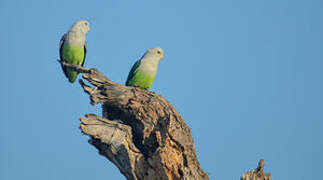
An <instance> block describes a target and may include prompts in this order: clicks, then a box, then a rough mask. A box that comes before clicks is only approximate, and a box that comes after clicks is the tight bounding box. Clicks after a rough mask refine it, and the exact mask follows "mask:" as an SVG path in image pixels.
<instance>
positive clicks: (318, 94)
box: [0, 0, 323, 180]
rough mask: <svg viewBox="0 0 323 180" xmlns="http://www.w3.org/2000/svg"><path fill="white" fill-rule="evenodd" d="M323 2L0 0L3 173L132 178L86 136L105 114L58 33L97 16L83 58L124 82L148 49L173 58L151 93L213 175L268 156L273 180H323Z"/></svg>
mask: <svg viewBox="0 0 323 180" xmlns="http://www.w3.org/2000/svg"><path fill="white" fill-rule="evenodd" d="M322 7H323V1H320V0H271V1H268V0H244V1H241V0H208V1H203V2H202V1H198V0H195V1H192V0H178V1H173V0H162V1H157V0H156V1H151V0H142V1H136V2H134V1H120V0H112V1H111V0H110V1H108V0H105V1H89V0H70V1H66V0H56V1H43V0H28V1H26V0H12V1H5V0H2V1H0V20H1V26H0V27H1V28H0V38H1V41H0V49H1V50H0V52H1V53H0V59H1V60H0V67H1V71H0V80H1V88H0V96H1V101H0V111H1V121H0V142H1V148H0V179H2V180H21V179H32V180H43V179H46V180H57V179H62V180H65V179H66V180H70V179H78V180H82V179H84V180H85V179H116V180H121V179H124V177H123V176H122V175H121V174H120V173H119V171H118V169H117V168H116V167H115V166H114V165H112V163H110V162H108V161H107V160H106V159H105V158H104V157H102V156H99V155H98V153H97V150H96V149H95V148H94V147H92V146H91V145H89V144H88V143H87V140H88V137H87V136H84V135H82V134H81V133H80V130H79V128H78V127H79V121H78V118H79V117H81V116H83V115H84V114H86V113H97V114H101V110H100V107H99V106H97V107H93V106H91V105H90V104H89V98H88V96H87V95H86V94H85V93H84V92H83V91H82V90H81V88H80V86H79V84H78V83H75V84H70V83H68V81H67V79H66V78H65V77H64V75H63V72H62V71H61V68H60V66H59V64H58V63H57V62H56V59H57V58H58V56H59V54H58V49H59V47H58V45H59V40H60V38H61V36H62V35H63V34H64V33H65V32H66V31H67V30H68V29H69V28H70V26H71V25H72V24H73V23H74V22H75V21H76V20H81V19H85V20H88V21H89V22H90V25H91V31H90V32H89V34H88V36H87V41H88V54H87V59H86V62H85V66H87V67H97V68H99V70H100V71H101V72H103V73H105V74H106V75H107V76H108V77H109V78H111V79H112V80H113V81H116V82H119V83H124V82H125V80H126V77H127V74H128V72H129V70H130V68H131V66H132V64H133V63H134V61H136V60H137V59H138V58H140V57H141V56H142V54H143V53H144V52H145V50H146V49H148V48H150V47H155V46H160V47H162V48H163V49H164V52H165V58H164V60H163V61H161V63H160V66H159V72H158V75H157V78H156V80H155V83H154V85H153V87H152V89H151V90H152V91H154V92H157V93H159V94H161V95H162V96H164V97H165V98H166V99H168V100H169V101H170V102H171V103H172V104H173V105H174V106H175V107H176V109H177V110H178V111H179V112H180V114H181V115H182V116H183V117H184V119H185V121H186V122H187V124H188V125H189V127H190V128H191V130H192V133H193V136H194V142H195V145H196V151H197V155H198V158H199V161H200V163H201V166H202V168H203V169H204V170H205V171H206V172H208V173H209V175H210V178H211V179H219V180H220V179H221V180H222V179H223V180H231V179H232V180H234V179H239V177H240V175H241V174H242V173H244V172H245V171H246V170H248V169H250V168H254V167H255V166H256V165H257V162H258V160H259V159H260V158H264V159H265V160H266V166H265V170H266V171H269V172H271V174H272V177H273V179H293V180H304V179H311V180H322V179H323V174H322V173H321V171H322V169H323V165H322V162H323V154H322V153H323V140H322V137H323V122H322V121H323V97H322V92H323V73H322V68H323V64H322V61H323V23H322V18H323V11H322Z"/></svg>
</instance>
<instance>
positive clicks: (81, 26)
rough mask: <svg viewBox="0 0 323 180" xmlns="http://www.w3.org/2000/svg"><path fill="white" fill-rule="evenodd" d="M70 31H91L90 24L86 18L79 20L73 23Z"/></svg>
mask: <svg viewBox="0 0 323 180" xmlns="http://www.w3.org/2000/svg"><path fill="white" fill-rule="evenodd" d="M70 31H74V32H82V33H83V34H87V33H88V32H89V31H90V24H89V22H87V21H85V20H81V21H77V22H75V23H74V24H73V25H72V27H71V29H70Z"/></svg>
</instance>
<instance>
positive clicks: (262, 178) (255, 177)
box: [241, 159, 271, 180]
mask: <svg viewBox="0 0 323 180" xmlns="http://www.w3.org/2000/svg"><path fill="white" fill-rule="evenodd" d="M264 168H265V160H264V159H260V161H259V163H258V166H257V168H256V169H254V170H252V171H247V172H246V173H244V174H243V175H242V176H241V180H270V179H271V175H270V173H265V172H264Z"/></svg>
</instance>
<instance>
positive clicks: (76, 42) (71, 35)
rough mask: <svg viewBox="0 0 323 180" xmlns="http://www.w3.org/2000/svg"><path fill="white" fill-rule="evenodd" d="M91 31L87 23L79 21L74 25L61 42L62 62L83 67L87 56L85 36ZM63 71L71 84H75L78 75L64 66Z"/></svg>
mask: <svg viewBox="0 0 323 180" xmlns="http://www.w3.org/2000/svg"><path fill="white" fill-rule="evenodd" d="M89 31H90V25H89V22H87V21H83V20H82V21H77V22H75V23H74V24H73V25H72V27H71V28H70V29H69V31H68V32H67V33H66V34H64V35H63V37H62V38H61V41H60V48H59V53H60V58H61V60H62V61H65V62H67V63H70V64H75V65H81V66H83V64H84V61H85V56H86V40H85V36H86V34H87V33H88V32H89ZM62 69H63V71H64V74H65V76H66V77H67V78H68V80H69V82H70V83H74V82H75V80H76V78H77V74H78V73H77V72H76V71H72V70H71V69H69V68H66V67H64V66H63V65H62Z"/></svg>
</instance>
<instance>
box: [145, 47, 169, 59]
mask: <svg viewBox="0 0 323 180" xmlns="http://www.w3.org/2000/svg"><path fill="white" fill-rule="evenodd" d="M144 57H145V58H148V57H155V58H157V59H158V61H160V60H162V59H163V57H164V51H163V50H162V49H161V48H159V47H154V48H150V49H148V50H147V51H146V53H145V55H144Z"/></svg>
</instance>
